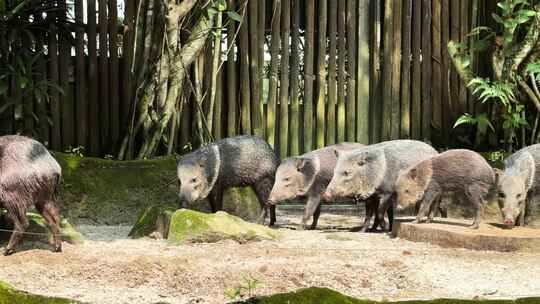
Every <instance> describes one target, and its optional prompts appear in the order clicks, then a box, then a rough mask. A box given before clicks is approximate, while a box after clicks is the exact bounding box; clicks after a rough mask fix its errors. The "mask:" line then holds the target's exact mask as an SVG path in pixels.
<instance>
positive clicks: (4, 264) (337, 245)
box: [0, 214, 540, 304]
mask: <svg viewBox="0 0 540 304" xmlns="http://www.w3.org/2000/svg"><path fill="white" fill-rule="evenodd" d="M280 221H282V222H283V220H282V218H280ZM287 221H288V222H287V223H286V226H294V225H295V224H297V223H298V219H297V218H296V219H292V218H291V219H287ZM336 222H339V223H340V224H339V225H336V224H335V223H336ZM341 223H346V224H341ZM360 223H361V219H359V218H354V217H350V218H342V219H340V218H339V216H335V215H324V214H323V215H322V216H321V225H320V227H321V230H317V231H301V230H296V231H295V230H291V229H284V228H280V231H282V234H283V238H282V239H281V240H279V241H261V242H252V243H246V244H238V243H237V242H234V241H230V240H229V241H222V242H218V243H212V244H189V245H183V246H172V245H169V244H167V242H165V241H160V240H151V239H139V240H131V239H127V238H126V235H127V233H128V231H129V227H126V226H115V227H110V226H108V227H92V226H81V227H78V228H79V230H80V231H81V232H82V233H83V234H85V235H86V236H87V238H88V239H89V240H88V241H87V242H85V244H83V245H78V246H74V245H69V244H64V249H65V250H64V252H63V253H62V254H55V253H52V252H51V251H50V248H49V247H48V246H47V245H43V244H38V243H34V244H32V243H28V244H25V245H24V246H23V247H22V248H21V251H20V252H19V253H17V254H15V255H13V256H10V257H0V280H5V281H7V282H9V283H11V284H13V285H14V286H15V287H17V288H20V289H23V290H26V291H29V292H33V293H38V294H43V295H48V296H61V297H68V298H72V299H77V300H81V301H85V302H88V303H111V304H114V303H158V302H159V303H171V304H173V303H225V302H227V301H228V298H227V297H226V296H225V295H224V291H225V290H226V289H227V288H231V287H236V286H238V285H240V284H242V283H244V282H245V278H249V277H251V278H255V279H257V280H259V281H260V282H261V283H262V285H261V286H260V287H258V288H257V289H255V290H254V294H256V295H268V294H274V293H278V292H288V291H293V290H296V289H298V288H304V287H310V286H319V287H328V288H332V289H335V290H338V291H340V292H342V293H345V294H348V295H351V296H354V297H359V298H368V299H374V300H382V299H388V300H396V299H429V298H439V297H447V298H448V297H450V298H469V299H471V298H476V297H480V298H516V297H523V296H532V295H540V284H538V282H540V252H539V253H538V254H534V253H500V252H488V251H471V250H461V249H443V248H440V247H437V246H432V245H429V244H424V243H413V242H409V241H405V240H401V239H392V238H390V237H389V236H388V235H386V234H382V233H377V234H363V233H358V232H349V231H347V230H346V227H347V226H348V227H354V226H357V225H358V226H359V225H360ZM3 245H4V246H5V244H3Z"/></svg>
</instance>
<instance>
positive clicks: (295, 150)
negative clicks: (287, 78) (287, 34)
mask: <svg viewBox="0 0 540 304" xmlns="http://www.w3.org/2000/svg"><path fill="white" fill-rule="evenodd" d="M300 4H301V1H300V0H292V38H291V113H290V114H291V115H290V119H291V132H290V134H291V140H290V142H291V153H290V154H291V155H298V154H300V136H301V135H300V134H301V133H300V112H299V111H300V102H299V100H298V99H299V95H300V84H299V78H298V77H299V76H300V50H299V48H300V12H301V6H300Z"/></svg>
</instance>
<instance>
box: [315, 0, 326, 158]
mask: <svg viewBox="0 0 540 304" xmlns="http://www.w3.org/2000/svg"><path fill="white" fill-rule="evenodd" d="M318 2H319V12H318V16H317V17H318V18H317V19H318V20H319V26H318V31H319V39H318V40H319V42H318V45H317V52H318V56H317V148H322V147H324V130H325V125H324V119H325V112H326V109H325V101H326V23H327V19H328V18H327V13H328V9H327V7H328V2H327V0H319V1H318Z"/></svg>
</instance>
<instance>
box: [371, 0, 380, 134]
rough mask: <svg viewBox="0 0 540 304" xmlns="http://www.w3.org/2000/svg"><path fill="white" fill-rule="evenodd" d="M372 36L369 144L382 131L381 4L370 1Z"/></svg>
mask: <svg viewBox="0 0 540 304" xmlns="http://www.w3.org/2000/svg"><path fill="white" fill-rule="evenodd" d="M370 2H371V12H372V17H371V19H370V23H371V24H372V28H371V29H372V31H373V34H372V35H371V49H370V52H371V54H372V57H371V69H370V73H371V83H370V87H371V89H370V104H371V106H370V116H371V134H370V135H371V139H370V142H371V143H376V142H379V141H381V131H382V112H383V111H382V92H381V60H380V55H381V32H382V31H381V24H382V20H381V9H382V7H381V2H380V1H370Z"/></svg>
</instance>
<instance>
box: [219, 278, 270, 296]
mask: <svg viewBox="0 0 540 304" xmlns="http://www.w3.org/2000/svg"><path fill="white" fill-rule="evenodd" d="M261 285H262V283H261V282H260V281H259V280H257V279H255V278H252V277H249V278H244V279H243V283H242V284H240V285H238V286H236V287H232V288H227V289H225V292H224V293H225V296H226V297H227V298H228V299H229V300H231V301H237V300H241V299H244V298H248V299H249V298H251V297H253V295H254V294H253V291H254V290H255V289H257V288H259V287H260V286H261Z"/></svg>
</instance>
